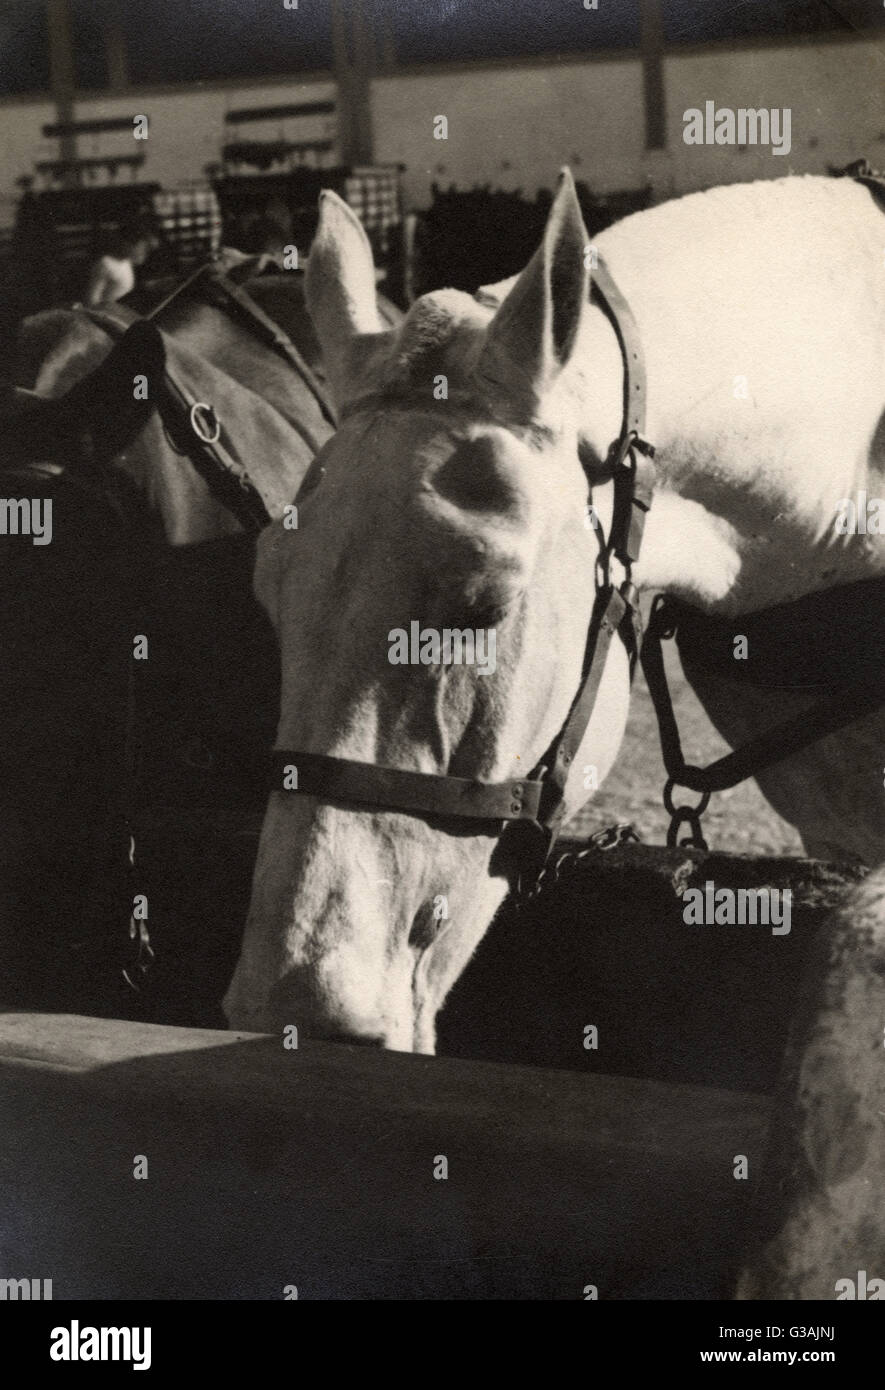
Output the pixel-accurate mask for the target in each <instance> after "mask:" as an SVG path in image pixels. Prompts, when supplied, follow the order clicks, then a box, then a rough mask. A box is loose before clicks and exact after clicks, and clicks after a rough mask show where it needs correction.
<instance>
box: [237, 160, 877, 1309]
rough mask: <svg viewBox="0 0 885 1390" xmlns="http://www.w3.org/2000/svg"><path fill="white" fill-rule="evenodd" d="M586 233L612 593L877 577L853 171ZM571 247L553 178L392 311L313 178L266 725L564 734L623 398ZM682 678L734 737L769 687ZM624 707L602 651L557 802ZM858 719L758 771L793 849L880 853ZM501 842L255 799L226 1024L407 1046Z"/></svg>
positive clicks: (335, 206) (524, 738)
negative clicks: (509, 251)
mask: <svg viewBox="0 0 885 1390" xmlns="http://www.w3.org/2000/svg"><path fill="white" fill-rule="evenodd" d="M595 244H596V247H597V249H598V252H599V255H600V256H602V257H604V260H605V262H606V264H607V266H608V268H609V270H610V272H611V274H612V275H613V277H614V279H615V281H616V283H617V284H618V286H619V288H620V290H621V292H622V293H623V294H624V295H625V296H626V298H627V300H628V302H629V304H630V306H631V308H632V311H633V314H634V316H635V318H636V321H637V324H638V327H639V331H640V334H641V338H642V342H643V346H644V350H645V357H646V363H647V379H648V420H647V436H648V438H649V439H650V440H652V441H653V443H654V444H655V445H656V448H657V459H656V463H657V478H658V482H657V492H656V495H655V500H654V503H653V506H652V509H651V512H650V514H649V518H648V525H647V529H646V537H645V542H644V546H643V550H642V556H641V560H640V562H639V565H638V566H637V569H636V573H635V578H636V580H637V582H638V583H639V585H640V586H641V587H644V588H647V589H661V590H666V591H667V592H668V593H671V594H673V595H675V596H677V597H679V598H682V599H685V600H687V601H688V602H690V603H693V604H695V605H697V606H698V607H700V608H702V609H704V610H706V611H708V612H711V613H718V614H723V615H728V616H731V615H740V614H742V613H749V612H753V611H756V610H760V609H764V608H766V607H769V606H771V605H774V604H778V603H784V602H787V601H790V600H793V599H796V598H799V597H802V596H804V595H808V594H811V593H815V592H818V591H820V592H823V591H825V590H827V589H829V588H831V587H834V586H837V585H842V584H846V583H849V582H851V581H855V580H861V579H866V578H872V577H876V576H880V575H882V574H883V573H885V543H883V541H882V538H881V537H879V536H877V535H871V534H852V535H843V534H840V533H839V531H838V529H837V526H836V518H837V516H838V515H839V511H840V503H841V502H842V500H843V499H844V498H846V497H853V496H856V495H858V494H859V493H860V492H862V491H865V492H866V493H867V495H868V496H871V497H872V496H881V495H883V488H885V478H883V470H885V424H883V407H885V217H883V214H882V212H881V211H880V210H879V208H878V207H877V205H876V203H875V201H874V199H873V198H872V196H871V194H870V193H869V191H867V190H866V189H865V188H863V187H861V186H860V185H858V184H856V183H854V182H852V181H850V180H847V179H841V180H830V179H826V178H814V177H805V178H789V179H783V180H779V181H776V182H764V183H754V184H748V185H733V186H730V187H728V188H719V189H713V190H712V191H710V192H707V193H702V194H694V195H691V196H689V197H686V198H684V199H681V200H679V201H676V202H672V203H668V204H666V205H664V206H661V207H658V208H655V209H653V210H651V211H648V212H644V213H640V214H638V215H636V216H634V217H630V218H628V219H627V220H626V221H624V222H622V223H619V224H618V225H617V226H615V227H613V228H611V229H610V230H608V231H607V232H605V233H604V234H602V235H600V236H599V237H598V238H597V241H596V243H595ZM591 266H592V254H590V249H589V239H588V236H587V233H586V230H585V227H584V225H583V221H582V218H581V213H580V209H579V206H578V203H577V199H576V197H575V192H574V187H573V184H572V181H571V177H570V176H569V175H568V174H567V173H566V174H565V175H564V176H563V179H562V181H561V184H560V188H559V191H558V194H557V197H556V199H555V201H554V204H553V207H552V209H551V212H550V217H549V221H548V224H547V227H546V230H545V234H544V238H543V242H542V245H541V247H540V248H539V250H538V252H537V253H536V255H535V256H534V258H533V259H532V261H531V262H530V263H529V265H528V266H527V267H526V269H525V270H524V271H523V272H522V274H521V275H519V276H518V277H516V278H515V279H514V280H512V281H509V282H507V283H505V284H502V285H499V286H495V287H493V288H492V291H491V292H490V293H489V294H488V295H484V296H482V297H481V301H478V300H476V299H473V298H471V297H470V296H468V295H465V294H463V293H460V292H455V291H451V290H444V291H440V292H438V293H434V294H430V295H426V296H424V297H423V298H422V299H420V300H419V301H418V302H417V303H416V304H414V305H413V306H412V308H411V310H410V312H409V314H408V316H407V318H406V319H405V321H404V322H403V324H402V325H400V326H398V327H397V328H395V329H393V330H385V328H384V325H383V324H382V322H381V321H380V319H379V317H378V312H377V308H376V305H375V297H374V286H375V276H374V268H373V264H372V255H371V251H370V248H369V243H368V240H367V238H366V236H365V234H364V232H363V230H362V228H361V226H360V224H359V222H358V221H357V219H356V217H355V216H354V215H353V214H352V213H351V211H350V210H349V209H348V208H347V206H346V204H344V203H343V202H341V200H340V199H338V198H336V197H335V195H334V194H331V193H326V194H324V195H323V198H322V207H321V218H320V226H319V231H318V234H317V238H316V241H315V243H314V246H313V248H312V251H311V256H310V268H309V276H308V300H309V307H310V310H311V313H312V316H313V319H314V322H315V325H316V328H317V332H318V336H319V338H320V342H321V345H322V348H323V352H324V357H325V361H326V364H327V368H328V372H329V378H330V381H331V383H332V386H333V390H334V393H335V395H336V398H337V402H338V404H339V406H340V407H342V408H343V409H344V411H345V419H344V423H343V424H342V426H341V428H340V429H339V430H338V432H337V434H336V435H335V436H334V438H333V439H332V440H331V441H330V443H329V444H328V445H327V446H326V447H325V449H324V450H323V455H322V459H323V463H324V476H323V478H322V482H321V485H320V486H319V487H318V488H317V489H316V490H315V491H314V493H313V494H312V497H310V498H308V499H307V500H306V501H305V503H304V505H303V506H302V507H301V509H300V519H299V529H298V531H297V532H286V531H285V530H284V529H283V528H282V527H281V526H280V525H279V524H277V525H274V526H272V527H271V528H269V529H268V530H267V531H266V532H265V534H264V537H263V540H262V542H261V547H260V556H259V562H258V568H257V572H256V587H257V592H258V594H259V597H260V598H261V599H262V601H263V603H264V604H265V606H266V607H267V610H268V612H269V614H270V616H271V618H272V619H273V621H274V623H275V624H276V626H277V629H278V632H279V639H280V644H281V651H282V664H283V689H282V703H281V716H280V724H279V731H278V746H280V747H289V748H296V749H302V750H308V751H312V752H316V753H324V754H330V755H333V756H338V757H343V758H349V759H355V760H359V761H363V762H370V763H378V764H384V765H387V766H391V767H397V768H404V769H412V770H418V771H423V772H434V773H445V772H448V773H449V774H451V775H458V776H463V777H475V778H479V779H482V780H485V781H499V780H502V779H507V778H513V777H519V776H521V775H525V774H526V773H527V772H528V771H529V770H530V769H531V768H532V767H534V765H535V764H536V763H537V762H538V760H539V758H540V757H541V755H542V754H543V752H544V750H545V749H546V748H547V747H548V745H549V744H550V741H551V739H552V738H553V736H554V735H555V733H556V732H557V730H558V729H559V728H560V727H561V726H562V724H563V721H564V719H565V717H566V714H567V712H568V709H569V706H570V703H571V701H572V699H573V697H574V694H575V691H576V689H577V686H578V681H579V677H580V670H581V662H582V656H583V651H584V644H585V638H586V633H587V626H588V620H589V616H590V611H591V608H592V604H593V597H594V561H595V557H596V554H597V545H596V539H595V535H594V533H593V531H592V530H590V529H588V528H587V526H586V524H585V519H586V504H587V480H586V476H585V473H584V471H583V470H582V467H581V462H583V463H584V466H585V467H586V468H587V469H588V471H589V473H590V474H591V476H592V475H593V474H594V472H595V473H596V474H597V475H598V477H599V480H600V481H599V486H596V485H594V489H593V503H594V507H595V510H596V511H597V513H598V514H599V516H600V518H601V520H602V523H603V526H607V525H608V523H609V521H610V518H611V511H612V499H611V485H610V484H607V483H606V482H605V481H604V479H605V469H604V460H605V456H606V451H607V447H608V445H609V443H610V441H611V440H613V439H614V438H616V437H617V435H618V433H619V430H620V425H621V413H622V370H623V369H622V361H621V356H620V352H619V349H618V345H617V342H616V338H615V335H614V332H613V330H612V327H611V324H610V322H609V320H608V319H607V317H606V316H605V314H604V313H603V312H602V311H601V310H600V309H599V308H598V307H596V305H595V304H592V303H590V302H589V285H590V278H591V274H592V271H591V269H590V267H591ZM494 304H499V307H497V308H494V307H492V306H493V305H494ZM348 407H350V409H349V411H348ZM579 453H580V460H579ZM414 620H418V621H419V622H420V623H421V624H422V625H423V626H425V627H433V628H436V629H442V628H443V627H449V626H451V627H460V628H483V629H487V628H490V627H494V629H495V631H496V634H497V667H496V670H495V673H494V675H480V674H479V673H478V670H477V669H476V668H470V667H468V666H465V665H446V664H444V663H442V664H439V665H422V664H415V665H409V664H391V662H390V660H389V659H388V658H389V650H390V634H391V632H392V630H394V629H405V630H409V627H410V623H411V622H412V621H414ZM699 694H700V695H701V698H702V699H703V700H704V702H705V703H706V705H707V708H708V710H709V712H710V715H711V717H712V718H713V719H714V722H716V723H717V724H718V725H719V727H720V728H721V729H723V730H724V731H725V732H726V733H727V734H728V733H729V731H731V732H732V734H733V736H734V737H736V738H739V737H740V736H741V735H742V733H743V727H744V725H751V726H753V727H754V728H758V727H759V726H760V725H761V724H762V723H764V721H765V720H766V719H767V720H768V722H769V723H771V722H775V721H776V720H777V719H779V718H781V717H783V715H784V714H786V713H790V712H791V706H790V697H788V696H787V695H786V694H785V695H784V700H783V701H782V702H779V701H778V700H776V699H774V698H773V697H772V696H771V695H770V694H769V695H767V696H766V698H765V701H764V703H760V701H759V697H758V696H757V697H755V699H756V704H755V706H754V705H751V704H750V703H749V701H750V700H751V698H753V697H751V696H750V694H749V692H748V690H747V688H746V686H744V685H743V684H741V683H740V682H737V681H735V682H734V684H733V685H732V683H730V682H728V681H725V680H723V679H722V678H721V677H717V679H716V680H712V679H711V680H709V681H703V680H702V681H700V682H699ZM628 698H629V681H628V666H627V658H626V654H625V652H624V650H623V648H622V646H621V644H620V643H617V642H616V643H614V644H613V646H612V648H611V652H610V655H609V658H608V661H607V664H606V668H605V673H604V677H603V681H602V685H601V688H600V691H599V696H598V699H597V703H596V707H595V710H594V715H593V718H592V720H591V722H590V725H589V728H588V730H587V734H586V736H585V738H584V741H583V744H582V746H581V748H580V751H579V753H578V755H577V756H576V758H575V759H574V765H573V768H574V770H573V774H572V776H571V778H570V780H569V783H568V787H567V803H568V809H569V812H572V811H574V810H576V809H577V808H578V807H579V806H580V805H581V803H582V802H584V801H585V800H586V799H587V796H588V792H587V790H586V785H585V778H584V776H583V769H584V768H585V767H586V766H587V765H592V766H593V767H594V768H595V769H596V770H597V774H598V777H599V779H601V778H602V777H603V776H604V775H605V773H606V772H607V771H608V769H609V768H610V767H611V764H612V763H613V761H614V759H615V757H616V754H617V751H618V746H619V744H620V741H621V737H622V734H623V730H624V725H625V721H626V716H627V706H628ZM794 698H795V697H794ZM883 736H885V717H883V714H882V713H881V712H880V713H877V714H875V715H869V716H867V717H865V718H864V719H862V720H859V721H857V722H855V723H853V724H852V725H850V726H849V727H847V728H846V729H845V730H844V731H842V732H840V733H838V734H834V735H831V736H830V737H829V738H827V739H826V740H825V741H823V742H822V743H819V744H818V745H817V746H816V747H814V748H811V749H809V750H807V751H806V752H804V753H801V754H797V755H795V756H793V757H791V758H790V759H788V760H787V761H786V762H784V763H783V764H781V765H779V766H778V767H776V768H774V769H772V770H771V771H770V772H768V773H767V774H765V775H764V776H763V777H761V778H760V783H761V785H762V787H763V790H764V791H765V793H766V795H768V796H769V798H770V799H771V800H772V802H773V803H774V804H775V805H776V807H777V808H778V810H780V811H781V813H782V814H784V815H786V816H787V817H788V819H790V820H791V821H792V822H793V823H794V824H795V825H796V826H797V827H798V829H799V831H800V833H801V835H802V837H803V840H804V842H805V844H806V846H807V848H808V849H809V851H810V852H812V853H815V852H821V851H822V850H825V851H826V852H827V853H828V854H841V853H848V854H852V855H857V856H859V857H861V858H863V859H865V860H866V861H867V862H868V863H870V864H877V863H881V862H882V856H883V848H885V835H883V801H882V763H883V757H882V746H883V741H885V740H883ZM494 844H495V841H494V837H493V836H492V835H490V834H467V835H464V834H461V835H457V834H454V833H453V832H452V829H451V826H450V825H447V824H441V823H438V822H433V821H429V820H427V819H424V818H422V817H420V816H408V815H403V814H398V813H394V812H391V811H385V810H373V811H367V810H361V809H358V808H356V807H354V806H353V805H344V804H340V803H331V804H330V803H327V802H325V801H323V800H319V799H316V798H314V797H309V796H300V795H288V794H286V793H285V792H274V793H272V795H271V798H270V804H269V807H268V811H267V816H266V819H265V824H264V829H263V834H262V838H261V845H260V850H259V856H258V863H257V867H256V872H255V879H254V884H253V892H252V903H251V909H250V913H249V918H248V922H247V926H246V931H245V937H244V941H243V948H242V954H241V957H240V961H239V964H238V967H237V970H236V972H235V975H234V978H233V981H232V983H231V986H230V989H229V991H228V994H227V997H226V1001H225V1007H226V1011H227V1015H228V1018H229V1020H230V1023H231V1024H232V1026H234V1027H237V1028H252V1029H260V1030H273V1029H278V1028H279V1027H280V1026H281V1025H282V1024H284V1023H297V1024H299V1025H301V1026H303V1027H304V1029H305V1032H307V1033H308V1034H313V1035H315V1036H320V1037H335V1036H345V1037H349V1038H358V1039H364V1040H370V1041H373V1042H380V1043H381V1044H383V1045H385V1046H388V1047H392V1048H399V1049H406V1050H416V1051H426V1052H429V1051H432V1050H433V1046H434V1018H435V1015H436V1013H437V1011H438V1009H439V1007H440V1005H441V1003H442V1001H443V999H444V998H445V996H446V993H447V991H448V989H449V988H450V986H451V984H452V983H453V981H454V980H455V979H456V978H457V976H458V975H459V973H460V972H461V970H462V969H463V967H464V965H465V963H466V962H467V960H468V959H469V957H470V955H471V953H472V952H473V950H474V948H475V946H476V944H477V942H478V941H479V939H480V938H481V936H482V934H483V933H484V931H485V930H486V928H487V926H488V924H489V922H490V920H491V917H492V915H493V913H494V911H495V909H496V907H497V906H498V904H499V902H500V901H501V899H502V897H503V895H504V892H505V884H504V882H503V880H502V879H501V878H499V877H496V876H495V875H494V873H493V872H490V861H491V857H492V851H493V849H494ZM869 891H870V890H869V889H868V890H867V893H868V894H869ZM440 904H443V905H444V910H442V909H441V908H440ZM874 915H875V914H874ZM875 921H876V925H875V928H871V930H872V931H873V935H874V936H876V939H877V941H878V942H879V943H880V944H879V949H881V942H882V937H883V935H885V925H883V924H882V923H881V920H880V918H878V917H876V919H875ZM877 933H878V935H877ZM880 993H881V994H883V1008H882V1010H880V1015H879V1016H878V1017H875V1018H867V1016H866V1015H865V1014H863V1011H861V1014H860V1015H858V1016H857V1017H855V1020H854V1023H855V1025H858V1020H859V1019H860V1022H863V1020H864V1018H867V1031H866V1032H865V1033H864V1035H863V1038H858V1037H856V1036H855V1035H854V1033H853V1032H852V1034H851V1037H848V1036H847V1035H846V1036H843V1037H842V1038H841V1039H840V1040H839V1044H838V1045H839V1047H840V1048H842V1049H843V1052H844V1050H845V1049H848V1050H849V1051H850V1050H851V1048H854V1049H855V1050H856V1049H860V1050H861V1051H863V1050H864V1049H869V1048H871V1047H872V1046H873V1042H874V1037H875V1038H877V1039H878V1045H879V1047H880V1049H881V1041H882V1034H881V1028H882V1026H883V1024H885V989H883V987H882V986H881V984H880ZM880 1055H881V1056H882V1058H883V1062H882V1063H881V1064H880V1066H881V1065H885V1051H882V1052H881V1053H880ZM879 1085H880V1086H881V1083H879ZM881 1109H882V1110H883V1111H885V1104H882V1105H881ZM876 1162H878V1163H879V1164H880V1167H881V1164H882V1160H880V1159H878V1157H877V1158H876ZM880 1244H881V1233H880ZM881 1253H882V1255H883V1258H885V1250H883V1251H881ZM882 1273H885V1269H883V1271H882ZM846 1274H848V1275H850V1274H851V1271H850V1270H848V1271H846ZM824 1296H826V1295H824ZM829 1296H832V1294H830V1295H829Z"/></svg>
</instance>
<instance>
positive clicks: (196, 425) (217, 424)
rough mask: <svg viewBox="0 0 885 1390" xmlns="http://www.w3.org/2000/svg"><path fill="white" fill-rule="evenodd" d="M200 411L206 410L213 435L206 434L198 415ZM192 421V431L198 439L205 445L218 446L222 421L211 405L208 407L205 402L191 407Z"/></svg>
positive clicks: (198, 402)
mask: <svg viewBox="0 0 885 1390" xmlns="http://www.w3.org/2000/svg"><path fill="white" fill-rule="evenodd" d="M199 410H205V412H206V414H207V415H208V417H209V424H210V428H211V429H213V430H214V433H213V434H204V432H203V429H202V427H201V423H200V417H199V415H198V414H197V411H199ZM190 419H191V429H192V430H193V432H194V434H195V435H196V436H197V438H198V439H201V440H202V441H203V443H204V444H217V442H218V440H219V439H220V438H221V421H220V420H219V419H218V416H217V415H216V414H215V411H214V410H213V408H212V406H211V405H207V404H206V402H205V401H194V403H193V405H192V406H191V416H190Z"/></svg>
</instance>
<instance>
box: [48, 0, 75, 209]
mask: <svg viewBox="0 0 885 1390" xmlns="http://www.w3.org/2000/svg"><path fill="white" fill-rule="evenodd" d="M46 23H47V28H48V31H49V80H50V85H51V88H52V99H53V101H54V102H55V112H56V118H57V122H58V125H59V126H60V127H61V128H62V132H63V133H62V134H61V136H60V145H59V158H60V160H61V161H62V162H63V163H64V164H65V165H66V166H67V169H68V172H67V173H66V175H65V183H66V185H67V186H69V187H74V186H76V182H77V175H76V173H75V171H74V161H75V160H76V158H77V137H76V135H75V133H74V131H73V130H72V128H71V127H72V124H73V120H74V86H75V83H74V49H73V44H72V41H71V13H70V5H69V0H46Z"/></svg>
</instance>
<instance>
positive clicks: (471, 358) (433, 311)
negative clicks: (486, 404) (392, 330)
mask: <svg viewBox="0 0 885 1390" xmlns="http://www.w3.org/2000/svg"><path fill="white" fill-rule="evenodd" d="M490 317H491V315H490V314H489V312H488V310H487V309H484V308H483V307H482V306H481V305H480V304H478V303H477V302H476V301H475V300H473V299H471V297H470V296H469V295H467V294H464V293H463V292H462V291H461V290H437V291H435V292H434V293H433V294H426V295H423V296H422V297H421V299H418V300H416V301H415V303H414V304H413V305H412V307H411V308H410V310H409V312H408V314H407V315H406V318H405V319H404V320H403V322H402V324H401V325H400V326H399V328H398V329H397V330H396V334H395V338H394V341H393V343H392V345H391V348H390V351H389V353H388V355H387V357H386V360H385V362H384V364H383V367H382V372H381V384H382V386H383V387H384V389H386V390H390V391H393V392H397V393H408V392H410V391H415V392H416V393H417V394H419V395H420V396H422V397H423V396H424V395H426V394H427V387H428V386H429V385H431V384H432V381H433V378H434V376H438V375H443V376H445V377H446V379H447V388H448V389H451V388H452V387H455V388H464V387H466V386H467V385H468V384H469V383H470V380H471V376H472V368H473V366H474V365H475V362H476V358H477V356H478V354H479V350H480V347H481V345H482V341H483V337H484V334H485V329H486V327H487V325H488V322H489V319H490Z"/></svg>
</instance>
